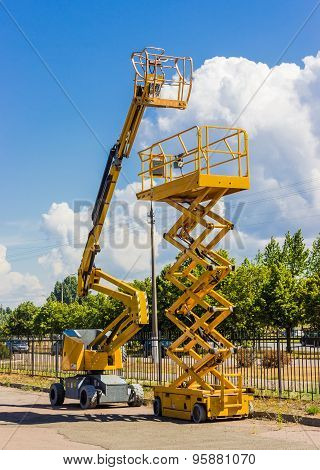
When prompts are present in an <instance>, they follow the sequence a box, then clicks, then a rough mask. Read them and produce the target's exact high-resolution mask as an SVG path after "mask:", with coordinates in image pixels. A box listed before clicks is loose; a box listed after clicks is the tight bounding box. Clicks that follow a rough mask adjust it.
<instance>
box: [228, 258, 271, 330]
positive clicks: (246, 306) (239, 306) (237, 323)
mask: <svg viewBox="0 0 320 470" xmlns="http://www.w3.org/2000/svg"><path fill="white" fill-rule="evenodd" d="M269 271H270V269H269V268H268V267H267V266H265V265H264V264H260V263H252V262H250V261H249V260H248V259H245V260H244V261H243V263H242V264H241V265H240V266H239V267H238V268H237V269H236V270H235V272H233V273H230V274H229V275H228V276H227V277H226V278H225V280H224V284H223V286H222V289H221V293H222V294H223V295H224V296H225V297H226V298H227V299H228V300H230V301H231V302H232V303H233V304H234V305H235V308H234V312H233V313H232V315H231V316H230V317H228V318H227V319H226V320H225V321H224V322H223V323H222V324H221V329H222V330H223V331H224V332H228V333H229V332H236V331H237V330H246V331H251V332H253V331H254V332H257V331H259V329H261V327H262V326H265V315H264V312H263V311H262V310H261V292H262V289H263V288H264V287H265V285H266V283H267V282H268V280H269Z"/></svg>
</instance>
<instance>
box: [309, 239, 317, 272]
mask: <svg viewBox="0 0 320 470" xmlns="http://www.w3.org/2000/svg"><path fill="white" fill-rule="evenodd" d="M308 273H309V274H310V275H313V274H319V275H320V234H319V235H318V237H317V238H316V239H315V240H314V242H313V243H312V248H311V250H310V255H309V259H308Z"/></svg>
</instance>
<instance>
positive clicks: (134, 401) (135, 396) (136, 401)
mask: <svg viewBox="0 0 320 470" xmlns="http://www.w3.org/2000/svg"><path fill="white" fill-rule="evenodd" d="M129 388H130V389H131V392H130V395H129V400H128V405H129V406H135V407H138V406H142V405H143V398H144V393H143V388H142V387H141V385H139V384H133V385H129Z"/></svg>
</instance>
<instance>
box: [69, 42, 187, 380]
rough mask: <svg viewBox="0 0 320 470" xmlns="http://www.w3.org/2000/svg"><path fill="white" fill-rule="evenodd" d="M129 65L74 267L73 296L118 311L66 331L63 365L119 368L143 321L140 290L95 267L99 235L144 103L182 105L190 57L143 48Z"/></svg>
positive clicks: (143, 300)
mask: <svg viewBox="0 0 320 470" xmlns="http://www.w3.org/2000/svg"><path fill="white" fill-rule="evenodd" d="M131 60H132V65H133V68H134V72H135V75H134V86H133V98H132V102H131V105H130V107H129V111H128V114H127V117H126V120H125V122H124V126H123V129H122V131H121V134H120V137H119V139H118V140H117V142H116V143H115V144H114V145H113V146H112V147H111V150H110V152H109V156H108V158H107V162H106V167H105V170H104V174H103V177H102V181H101V184H100V187H99V191H98V195H97V198H96V202H95V205H94V208H93V211H92V228H91V230H90V232H89V235H88V239H87V243H86V246H85V249H84V252H83V256H82V260H81V264H80V267H79V270H78V295H79V296H80V297H83V296H85V295H87V293H88V291H89V290H90V289H92V290H95V291H97V292H101V293H103V294H106V295H108V296H111V297H113V298H114V299H117V300H119V301H120V302H122V304H123V306H124V309H123V312H122V313H121V314H120V315H119V316H118V317H117V318H116V319H115V320H114V321H112V322H111V323H110V324H109V325H107V326H106V327H105V328H104V329H103V330H101V331H98V330H97V331H96V330H94V331H93V330H91V333H90V334H89V333H88V332H87V333H85V334H84V333H81V332H79V331H78V333H77V332H76V331H72V332H69V334H68V332H67V334H66V336H65V340H64V350H63V363H62V367H63V369H64V370H77V371H80V370H81V371H102V370H114V369H120V368H121V367H122V359H121V347H122V346H123V345H124V344H125V343H126V342H127V341H128V340H129V339H130V338H131V337H132V336H133V335H135V334H136V333H137V332H138V331H139V330H140V329H141V328H142V326H143V325H145V324H147V323H148V306H147V300H146V296H145V293H144V292H141V291H139V290H138V289H135V288H134V287H132V286H131V285H129V284H128V283H126V282H123V281H121V280H119V279H116V278H115V277H113V276H111V275H110V274H107V273H106V272H104V271H103V270H102V269H101V268H98V267H96V264H95V258H96V255H97V254H98V253H99V252H100V244H99V240H100V237H101V233H102V229H103V227H104V222H105V219H106V217H107V214H108V210H109V207H110V203H111V200H112V197H113V193H114V190H115V188H116V184H117V181H118V178H119V175H120V172H121V168H122V162H123V159H124V157H129V155H130V152H131V149H132V146H133V143H134V140H135V137H136V135H137V132H138V129H139V125H140V123H141V120H142V117H143V113H144V111H145V109H146V107H156V108H176V109H185V108H186V106H187V103H188V100H189V97H190V92H191V80H192V60H191V59H190V58H186V57H174V56H168V55H166V54H165V52H164V50H163V49H158V48H153V47H149V48H146V49H144V50H143V51H142V52H134V53H133V54H132V56H131Z"/></svg>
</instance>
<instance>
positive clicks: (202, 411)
mask: <svg viewBox="0 0 320 470" xmlns="http://www.w3.org/2000/svg"><path fill="white" fill-rule="evenodd" d="M192 420H193V422H194V423H196V424H199V423H204V422H205V421H206V420H207V410H206V408H205V406H204V405H202V404H201V403H196V404H195V405H194V407H193V410H192Z"/></svg>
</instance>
